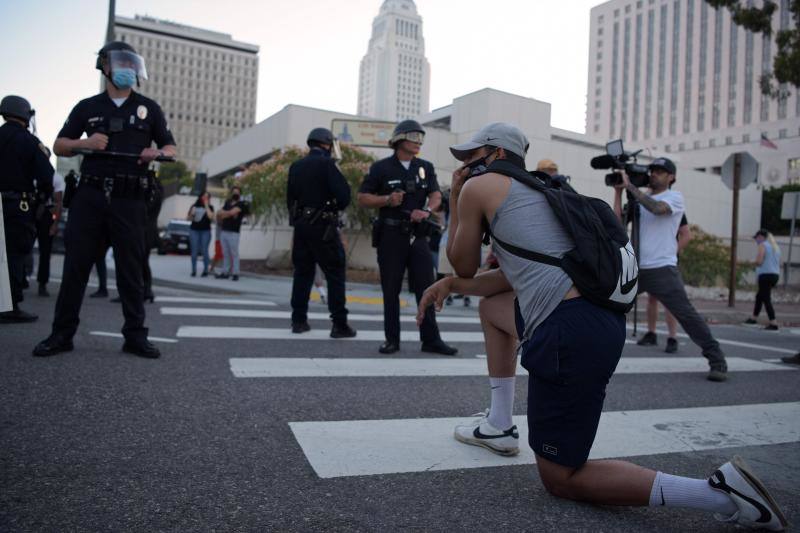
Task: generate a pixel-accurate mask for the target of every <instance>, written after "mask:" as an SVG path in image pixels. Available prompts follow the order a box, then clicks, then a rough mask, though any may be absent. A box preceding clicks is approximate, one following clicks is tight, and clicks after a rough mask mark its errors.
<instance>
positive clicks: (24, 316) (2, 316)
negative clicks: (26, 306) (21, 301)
mask: <svg viewBox="0 0 800 533" xmlns="http://www.w3.org/2000/svg"><path fill="white" fill-rule="evenodd" d="M38 319H39V317H38V316H37V315H34V314H32V313H28V312H26V311H23V310H22V309H20V308H19V307H16V308H14V309H13V310H11V311H6V312H5V313H0V324H2V323H5V324H22V323H25V322H36V321H37V320H38Z"/></svg>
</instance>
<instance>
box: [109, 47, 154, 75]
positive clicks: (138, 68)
mask: <svg viewBox="0 0 800 533" xmlns="http://www.w3.org/2000/svg"><path fill="white" fill-rule="evenodd" d="M108 67H109V74H113V73H114V71H116V70H121V69H132V70H133V71H134V72H135V73H136V76H137V77H138V78H139V79H140V80H146V79H147V69H146V68H145V66H144V58H143V57H142V56H140V55H139V54H137V53H135V52H131V51H128V50H110V51H109V52H108Z"/></svg>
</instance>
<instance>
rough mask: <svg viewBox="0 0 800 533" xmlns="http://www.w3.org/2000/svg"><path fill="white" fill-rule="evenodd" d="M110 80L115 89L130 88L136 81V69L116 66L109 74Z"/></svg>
mask: <svg viewBox="0 0 800 533" xmlns="http://www.w3.org/2000/svg"><path fill="white" fill-rule="evenodd" d="M111 81H112V82H114V85H115V86H116V87H117V89H123V90H124V89H130V88H131V87H133V84H134V83H136V71H135V70H133V69H132V68H118V69H116V70H114V72H113V73H112V74H111Z"/></svg>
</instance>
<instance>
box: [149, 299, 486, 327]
mask: <svg viewBox="0 0 800 533" xmlns="http://www.w3.org/2000/svg"><path fill="white" fill-rule="evenodd" d="M156 301H158V302H160V301H163V300H162V298H157V299H156ZM161 314H162V315H170V316H212V317H223V318H276V319H286V320H291V318H292V313H291V312H290V311H264V310H260V309H210V308H194V307H162V308H161ZM308 319H309V320H325V321H330V319H331V315H330V314H329V313H308ZM347 319H348V320H352V321H354V322H383V313H378V314H364V313H349V314H348V315H347ZM400 322H412V323H416V317H415V316H414V315H400ZM436 322H438V323H439V324H480V323H481V319H480V318H478V317H469V316H446V315H437V316H436Z"/></svg>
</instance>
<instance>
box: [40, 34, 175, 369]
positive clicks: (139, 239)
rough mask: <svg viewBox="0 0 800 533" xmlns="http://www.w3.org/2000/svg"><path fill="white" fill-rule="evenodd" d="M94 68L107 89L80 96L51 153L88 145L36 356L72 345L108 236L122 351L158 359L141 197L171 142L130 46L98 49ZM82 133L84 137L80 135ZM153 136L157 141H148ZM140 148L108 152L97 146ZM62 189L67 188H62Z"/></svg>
mask: <svg viewBox="0 0 800 533" xmlns="http://www.w3.org/2000/svg"><path fill="white" fill-rule="evenodd" d="M95 67H96V68H97V69H98V70H100V71H101V72H102V74H103V76H104V77H105V78H106V82H105V90H104V91H103V92H102V93H100V94H98V95H96V96H93V97H91V98H87V99H85V100H82V101H81V102H79V103H78V104H77V105H76V106H75V107H74V108H73V109H72V112H71V113H70V115H69V118H67V121H66V122H65V123H64V127H62V128H61V131H60V132H59V133H58V138H57V139H56V143H55V146H54V149H55V152H56V154H57V155H59V156H62V157H72V156H74V155H75V152H74V151H73V150H76V149H79V150H91V151H92V153H89V154H87V155H84V157H83V161H82V162H81V179H80V184H79V185H78V187H77V190H75V191H74V197H71V200H70V207H69V219H68V221H67V228H66V231H65V234H64V245H65V248H66V251H65V255H64V272H63V274H62V276H61V287H60V289H59V292H58V300H57V301H56V309H55V317H54V318H53V328H52V332H51V334H50V336H49V337H47V338H46V339H45V340H43V341H42V342H40V343H39V344H38V345H37V346H36V348H35V349H34V350H33V354H34V355H36V356H49V355H55V354H58V353H60V352H66V351H70V350H72V349H73V343H72V338H73V337H74V336H75V333H76V331H77V329H78V323H79V314H80V309H81V304H82V301H83V295H84V291H85V290H86V282H87V281H88V278H89V273H90V271H91V268H92V264H93V263H95V261H97V259H98V257H100V255H101V254H102V252H103V251H104V250H105V248H106V246H107V245H108V244H109V243H110V244H111V246H112V248H113V250H114V263H115V272H116V281H117V289H118V291H119V295H120V297H121V299H122V312H123V315H124V317H125V323H124V325H123V327H122V334H123V336H124V338H125V342H124V343H123V345H122V350H123V351H124V352H127V353H132V354H134V355H137V356H141V357H147V358H156V357H159V356H160V352H159V350H158V348H156V347H155V346H153V344H152V343H150V342H149V341H148V340H147V328H146V327H145V326H144V320H145V311H144V282H143V278H142V263H143V252H144V243H145V228H146V225H147V219H146V216H147V212H146V210H147V207H146V198H147V195H148V194H149V193H150V192H151V189H152V187H153V184H152V177H151V176H149V175H148V172H147V167H148V165H149V163H150V162H151V161H153V160H154V159H156V158H157V157H159V156H174V155H175V141H174V139H173V137H172V133H170V131H169V129H168V128H167V121H166V119H165V117H164V113H163V112H162V110H161V108H160V107H159V105H158V104H157V103H156V102H154V101H153V100H151V99H149V98H146V97H144V96H142V95H141V94H139V93H137V92H135V91H134V90H133V86H134V85H137V84H138V83H139V81H140V80H142V79H147V71H146V70H145V64H144V59H143V58H142V57H141V56H140V55H139V54H137V53H136V51H135V50H134V48H133V47H132V46H131V45H129V44H127V43H124V42H121V41H112V42H110V43H108V44H106V45H105V46H103V47H102V48H101V49H100V51H99V52H98V57H97V61H96V63H95ZM84 133H86V135H87V137H86V138H84V139H82V138H81V136H82V135H83V134H84ZM153 142H155V143H156V145H157V146H158V148H152V147H151V144H152V143H153ZM103 151H109V152H119V153H127V154H138V157H136V156H134V157H113V156H110V155H104V154H102V153H99V152H103ZM65 195H68V196H69V195H70V189H69V188H68V189H67V191H66V192H65Z"/></svg>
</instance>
